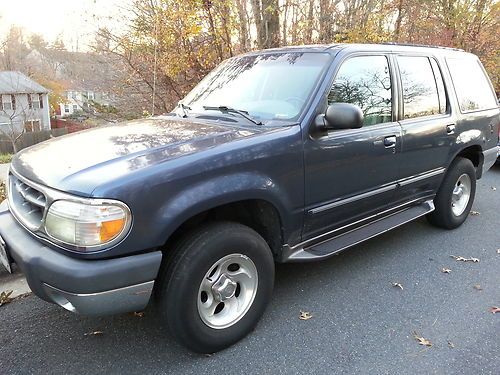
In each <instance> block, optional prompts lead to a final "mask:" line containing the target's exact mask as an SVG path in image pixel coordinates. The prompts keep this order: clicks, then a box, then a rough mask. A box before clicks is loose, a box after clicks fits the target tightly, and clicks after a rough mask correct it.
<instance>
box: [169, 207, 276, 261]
mask: <svg viewBox="0 0 500 375" xmlns="http://www.w3.org/2000/svg"><path fill="white" fill-rule="evenodd" d="M213 221H231V222H236V223H240V224H243V225H246V226H248V227H250V228H252V229H253V230H255V231H256V232H257V233H259V234H260V235H261V236H262V238H264V240H265V241H266V242H267V244H268V245H269V247H270V249H271V251H272V252H273V256H274V257H277V256H278V255H279V254H280V252H281V250H282V247H283V243H284V240H283V239H284V236H285V233H284V227H283V220H282V215H281V214H280V211H279V209H278V208H277V207H276V206H275V205H274V204H273V203H272V202H270V201H269V200H266V199H262V198H251V199H241V200H233V201H229V202H226V203H223V204H218V205H213V206H210V207H208V208H207V207H204V208H203V209H199V210H194V211H191V214H190V215H186V216H185V217H184V218H183V219H182V220H179V221H178V225H176V226H175V227H171V228H169V230H168V232H167V233H166V237H165V238H166V240H165V244H164V246H163V249H164V251H165V252H167V253H168V251H169V249H171V248H172V247H173V246H174V245H175V244H176V243H177V242H178V241H179V240H181V239H182V238H183V237H185V235H186V234H187V233H189V232H190V231H191V230H192V229H194V228H196V227H198V226H200V225H203V224H205V223H208V222H213ZM166 255H168V254H166Z"/></svg>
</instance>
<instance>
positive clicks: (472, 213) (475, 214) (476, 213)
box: [470, 211, 481, 216]
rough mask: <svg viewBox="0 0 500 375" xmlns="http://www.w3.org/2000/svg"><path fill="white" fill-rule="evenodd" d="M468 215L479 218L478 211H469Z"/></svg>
mask: <svg viewBox="0 0 500 375" xmlns="http://www.w3.org/2000/svg"><path fill="white" fill-rule="evenodd" d="M470 214H471V215H472V216H479V215H481V213H480V212H479V211H471V212H470Z"/></svg>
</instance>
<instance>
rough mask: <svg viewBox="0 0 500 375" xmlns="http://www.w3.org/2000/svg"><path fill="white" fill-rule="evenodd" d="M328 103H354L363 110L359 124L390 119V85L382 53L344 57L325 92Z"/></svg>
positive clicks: (387, 67) (387, 64)
mask: <svg viewBox="0 0 500 375" xmlns="http://www.w3.org/2000/svg"><path fill="white" fill-rule="evenodd" d="M332 103H350V104H355V105H357V106H358V107H360V108H361V110H362V111H363V115H364V119H363V126H368V125H376V124H381V123H385V122H392V103H393V100H392V85H391V76H390V70H389V62H388V61H387V57H385V56H356V57H351V58H349V59H348V60H346V61H345V62H344V63H343V64H342V65H341V66H340V69H339V71H338V72H337V76H336V78H335V81H334V83H333V86H332V88H331V89H330V92H329V94H328V105H330V104H332Z"/></svg>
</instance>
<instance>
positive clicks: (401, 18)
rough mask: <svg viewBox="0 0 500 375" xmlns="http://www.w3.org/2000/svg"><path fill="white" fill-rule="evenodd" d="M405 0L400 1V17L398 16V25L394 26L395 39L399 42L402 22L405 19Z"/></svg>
mask: <svg viewBox="0 0 500 375" xmlns="http://www.w3.org/2000/svg"><path fill="white" fill-rule="evenodd" d="M403 2H404V0H399V2H398V17H397V18H396V26H395V27H394V41H396V42H399V38H400V35H401V22H402V21H403Z"/></svg>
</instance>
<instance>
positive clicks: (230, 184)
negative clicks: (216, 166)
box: [155, 172, 300, 242]
mask: <svg viewBox="0 0 500 375" xmlns="http://www.w3.org/2000/svg"><path fill="white" fill-rule="evenodd" d="M251 199H259V200H264V201H267V202H268V203H270V204H272V205H273V206H274V207H275V208H276V210H277V211H278V213H279V216H280V219H281V224H282V228H283V231H284V234H285V238H287V237H288V235H289V232H291V231H293V227H294V224H293V217H292V216H295V215H290V213H291V212H293V211H294V209H293V204H292V202H291V198H290V197H289V196H288V194H287V190H286V189H285V188H284V187H282V186H280V185H279V184H277V183H276V182H275V181H273V180H272V179H271V178H270V177H268V176H265V175H261V174H258V173H251V172H243V173H234V174H231V175H220V176H216V177H214V178H211V179H209V180H203V181H199V182H198V183H195V184H193V185H191V186H189V187H185V188H184V189H182V191H180V192H179V193H178V194H176V195H173V196H171V197H170V198H169V200H168V201H167V202H165V204H164V205H162V206H161V207H160V209H158V212H157V216H156V220H155V221H156V222H157V223H164V224H165V225H164V230H163V231H162V232H160V234H159V235H160V238H158V239H157V241H158V242H162V241H163V242H165V241H166V240H167V239H168V238H169V237H170V236H171V235H172V233H173V232H174V231H175V230H176V229H177V228H179V227H180V226H181V225H182V224H183V223H184V222H186V221H187V220H188V219H190V218H192V217H194V216H196V215H197V214H200V213H202V212H205V211H207V210H210V209H212V208H215V207H218V206H222V205H225V204H228V203H234V202H238V201H243V200H251ZM287 213H288V214H287ZM297 214H300V213H297Z"/></svg>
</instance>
